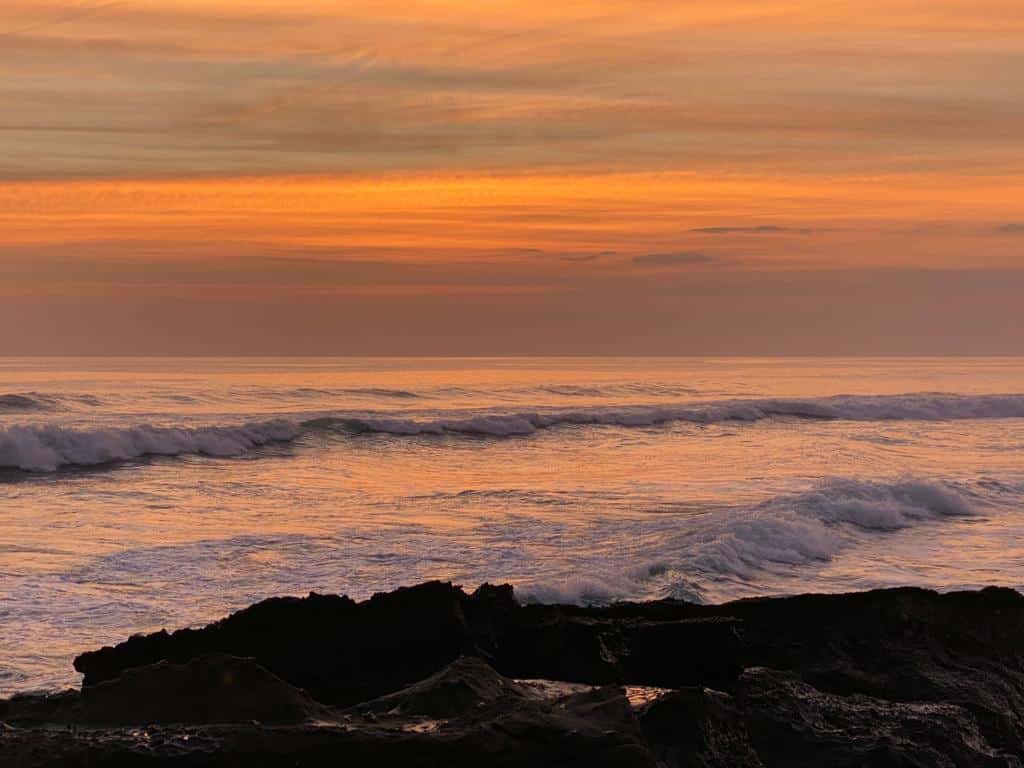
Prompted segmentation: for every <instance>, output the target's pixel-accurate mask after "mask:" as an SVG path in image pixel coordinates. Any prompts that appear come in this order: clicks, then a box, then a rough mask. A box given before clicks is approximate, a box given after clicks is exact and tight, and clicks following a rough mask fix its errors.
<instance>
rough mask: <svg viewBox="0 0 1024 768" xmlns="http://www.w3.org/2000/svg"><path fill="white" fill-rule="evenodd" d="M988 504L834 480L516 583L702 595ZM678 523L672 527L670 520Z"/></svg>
mask: <svg viewBox="0 0 1024 768" xmlns="http://www.w3.org/2000/svg"><path fill="white" fill-rule="evenodd" d="M983 504H984V502H983V501H981V500H980V499H979V498H976V497H975V496H973V495H972V493H971V492H970V491H969V490H967V489H965V488H962V487H957V486H955V485H953V484H949V483H944V482H941V481H927V480H901V481H895V482H871V481H865V480H853V479H833V480H827V481H824V482H823V483H821V484H820V485H819V486H817V487H815V488H813V489H811V490H808V491H804V492H801V493H795V494H789V495H783V496H778V497H776V498H773V499H769V500H768V501H765V502H762V503H761V504H757V505H755V506H754V507H752V508H751V509H747V510H740V509H734V510H731V511H723V512H722V514H721V515H716V516H715V517H714V518H713V519H711V520H710V521H697V520H691V521H689V522H688V524H687V525H686V529H685V530H682V531H680V530H677V526H678V521H677V520H676V521H672V522H670V523H668V524H667V525H666V527H665V528H664V529H661V530H659V537H658V538H659V542H658V549H657V552H656V553H651V555H652V559H651V560H650V562H647V563H643V564H640V565H635V566H633V567H631V568H630V569H628V570H626V571H623V572H621V573H594V574H588V575H587V576H581V577H576V578H573V579H569V580H567V581H561V582H559V583H558V584H553V583H529V584H524V585H521V586H517V588H516V592H517V594H518V595H519V597H520V599H522V600H525V601H527V602H531V601H532V602H548V603H550V602H569V603H594V602H607V601H610V600H614V599H621V598H623V597H630V596H636V595H646V596H650V594H651V592H652V590H653V591H654V592H655V593H658V594H660V595H661V596H668V597H680V598H684V599H690V600H701V599H703V596H704V595H705V594H706V592H707V590H708V589H709V588H710V589H712V591H713V585H714V584H715V583H716V582H718V581H726V582H730V581H735V580H737V579H738V580H740V581H751V582H753V581H756V580H757V578H758V576H760V575H761V574H763V573H764V572H765V571H770V570H773V569H778V570H780V571H783V572H791V570H792V568H793V567H794V566H796V567H799V566H807V565H812V564H814V563H823V562H827V561H829V560H831V559H832V558H833V557H835V556H836V555H838V554H839V553H840V552H842V551H844V550H846V549H849V548H850V547H852V546H856V545H857V544H858V543H864V542H865V539H866V538H870V537H873V536H883V535H886V534H890V533H892V532H894V531H898V530H901V529H904V528H909V527H912V526H915V525H920V524H925V523H929V522H936V521H940V520H944V519H954V518H961V517H969V516H973V515H976V514H978V513H979V512H980V511H981V508H982V507H983ZM669 526H672V527H669Z"/></svg>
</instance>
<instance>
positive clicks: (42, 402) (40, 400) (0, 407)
mask: <svg viewBox="0 0 1024 768" xmlns="http://www.w3.org/2000/svg"><path fill="white" fill-rule="evenodd" d="M52 407H53V401H52V400H51V399H50V398H47V397H43V396H42V395H32V394H8V395H0V413H3V412H5V411H12V412H13V411H45V410H49V409H50V408H52Z"/></svg>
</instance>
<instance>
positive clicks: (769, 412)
mask: <svg viewBox="0 0 1024 768" xmlns="http://www.w3.org/2000/svg"><path fill="white" fill-rule="evenodd" d="M771 418H795V419H814V420H833V421H836V420H848V421H891V420H923V421H942V420H954V419H1006V418H1024V395H943V394H916V395H837V396H834V397H822V398H804V399H784V398H778V399H756V400H754V399H752V400H723V401H712V402H707V403H694V404H688V405H675V406H664V405H658V406H623V407H603V406H602V407H590V408H576V409H550V410H536V411H519V412H514V413H495V414H481V415H469V416H461V417H460V416H447V417H441V418H398V417H390V416H388V417H333V416H332V417H323V418H318V419H312V420H310V421H307V422H305V425H306V426H309V427H319V428H332V427H333V428H343V429H347V430H350V431H352V432H378V433H384V434H391V435H442V434H446V433H450V434H464V435H485V436H492V437H511V436H516V435H530V434H533V433H534V432H537V431H538V430H542V429H549V428H552V427H559V426H587V425H592V426H619V427H653V426H658V425H661V424H667V423H670V422H677V421H683V422H691V423H694V424H717V423H722V422H730V421H736V422H754V421H762V420H764V419H771Z"/></svg>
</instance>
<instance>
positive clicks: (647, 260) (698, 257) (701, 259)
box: [633, 251, 715, 267]
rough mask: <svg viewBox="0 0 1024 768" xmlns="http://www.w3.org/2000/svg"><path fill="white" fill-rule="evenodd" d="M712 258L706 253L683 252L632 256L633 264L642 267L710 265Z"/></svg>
mask: <svg viewBox="0 0 1024 768" xmlns="http://www.w3.org/2000/svg"><path fill="white" fill-rule="evenodd" d="M713 261H715V257H714V256H709V255H708V254H706V253H693V252H689V251H683V252H680V253H645V254H643V255H641V256H634V257H633V263H634V264H638V265H640V266H644V267H676V266H684V265H688V264H710V263H711V262H713Z"/></svg>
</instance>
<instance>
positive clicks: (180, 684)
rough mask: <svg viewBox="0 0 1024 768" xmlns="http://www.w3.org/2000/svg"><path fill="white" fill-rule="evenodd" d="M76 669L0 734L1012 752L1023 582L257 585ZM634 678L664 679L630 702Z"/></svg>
mask: <svg viewBox="0 0 1024 768" xmlns="http://www.w3.org/2000/svg"><path fill="white" fill-rule="evenodd" d="M75 666H76V668H77V669H79V670H80V671H81V672H83V674H84V676H85V678H84V685H83V690H82V692H81V693H80V694H67V695H65V696H64V697H48V698H45V699H39V698H26V697H21V698H18V699H14V700H12V701H10V702H4V703H0V720H4V721H6V722H7V723H9V724H10V725H11V726H12V727H8V728H7V729H6V730H4V731H2V732H0V745H2V746H3V748H5V749H6V748H7V747H10V746H12V745H21V746H19V747H18V748H19V749H20V748H21V747H25V748H26V749H27V748H28V747H27V746H25V745H31V744H35V745H36V747H34V748H38V749H40V750H42V752H41V754H45V753H47V750H53V749H58V745H59V750H58V751H60V750H69V752H68V754H69V755H70V757H68V760H70V761H71V762H69V763H68V764H79V763H76V762H74V761H75V760H76V759H77V758H76V757H74V755H75V754H77V752H75V749H77V748H78V747H75V746H74V745H76V744H79V746H80V742H82V740H83V739H86V736H82V733H83V731H81V730H79V731H77V732H76V734H73V735H69V736H66V737H64V738H57V737H56V736H55V735H54V733H53V730H52V726H53V724H57V725H61V724H64V725H72V726H75V727H78V728H81V726H90V730H89V731H88V734H87V736H88V738H87V739H86V740H87V741H88V739H92V740H95V739H98V738H101V737H100V736H98V735H97V734H100V733H102V734H103V736H102V738H103V739H108V740H112V741H110V744H114V745H116V746H110V747H109V748H108V747H103V748H101V749H100V752H102V753H103V754H106V755H114V754H118V755H120V754H125V755H134V754H136V753H135V752H134V751H133V750H135V747H134V746H132V744H133V743H134V742H133V741H132V738H130V737H129V736H128V735H126V734H127V733H128V732H127V731H125V730H124V728H125V727H127V726H129V725H132V726H136V727H137V726H140V725H141V724H143V723H144V722H145V723H156V724H158V725H157V726H156V727H155V729H149V730H147V733H149V734H150V736H149V738H150V739H153V738H157V736H155V735H154V734H165V735H166V738H168V739H171V738H172V736H171V735H167V734H171V733H172V732H173V733H178V731H168V730H167V729H168V728H172V725H171V724H172V723H173V724H176V725H174V726H173V727H176V728H179V729H180V728H186V729H192V730H190V731H188V733H190V734H191V736H190V739H189V745H190V746H189V748H188V749H187V750H185V752H183V753H182V754H185V753H188V754H190V755H193V757H190V758H189V760H191V761H193V762H191V763H183V764H207V763H206V762H203V761H205V760H207V759H209V760H213V759H214V757H213V756H217V755H220V756H223V755H236V756H239V760H241V757H240V756H241V755H243V754H244V755H246V756H248V757H247V759H251V760H255V762H250V763H247V764H273V763H272V762H267V760H269V757H268V756H270V755H275V754H283V752H281V750H285V749H286V748H287V750H291V751H292V752H295V754H301V755H303V756H304V757H303V763H302V764H304V765H305V764H318V762H317V761H318V760H319V759H320V758H319V757H318V755H321V754H323V755H333V756H335V757H337V756H339V755H344V756H345V761H346V763H347V764H352V763H353V762H355V763H356V764H358V763H359V760H360V759H362V758H361V757H360V756H363V757H365V758H366V760H367V761H369V760H373V759H374V758H373V755H375V754H376V755H378V756H379V757H380V758H381V759H385V758H386V759H394V760H400V759H401V760H407V761H412V762H415V764H420V765H435V764H436V765H458V764H474V763H473V762H472V761H471V760H469V758H468V757H466V758H463V757H460V756H465V755H472V756H475V759H476V760H477V763H476V764H479V762H480V761H482V760H484V759H486V760H487V762H495V761H496V760H497V758H495V757H494V756H495V755H497V754H499V753H500V754H501V755H502V757H501V760H505V762H504V763H502V762H500V761H499V763H498V764H506V765H543V764H553V765H554V764H559V765H561V764H571V763H572V761H582V762H580V764H587V765H597V764H606V765H646V764H651V765H653V764H660V765H665V766H708V767H710V766H737V767H739V768H754V767H756V766H769V767H770V766H811V765H836V766H845V765H849V766H874V765H879V766H890V765H891V766H917V765H920V766H926V765H928V766H931V765H936V766H941V765H949V766H972V767H973V766H1020V765H1021V756H1022V755H1024V597H1022V596H1021V595H1020V594H1018V593H1017V592H1014V591H1011V590H1005V589H986V590H982V591H980V592H970V593H967V592H965V593H954V594H938V593H935V592H931V591H927V590H921V589H896V590H882V591H874V592H865V593H858V594H851V595H831V596H825V595H805V596H797V597H792V598H784V599H759V600H746V601H739V602H734V603H728V604H725V605H720V606H703V605H695V604H691V603H686V602H683V601H674V600H667V601H657V602H651V603H643V604H628V603H626V604H618V605H613V606H609V607H604V608H582V607H576V606H539V605H527V606H520V605H518V604H517V603H516V602H515V600H514V597H513V594H512V590H511V588H509V587H491V586H485V587H481V588H480V589H479V590H477V591H476V592H475V593H473V594H466V593H465V592H463V591H462V590H461V589H459V588H457V587H454V586H452V585H450V584H442V583H437V582H433V583H428V584H424V585H420V586H418V587H412V588H407V589H402V590H398V591H396V592H393V593H389V594H386V595H377V596H375V597H373V598H372V599H370V600H368V601H365V602H361V603H357V602H354V601H352V600H349V599H348V598H344V597H336V596H323V595H315V594H313V595H310V596H309V597H307V598H279V599H274V600H267V601H264V602H261V603H258V604H256V605H254V606H251V607H250V608H248V609H246V610H244V611H241V612H239V613H236V614H234V615H232V616H230V617H228V618H226V619H223V620H222V621H219V622H217V623H215V624H212V625H210V626H208V627H204V628H202V629H188V630H182V631H178V632H174V633H167V632H161V633H157V634H154V635H149V636H145V637H134V638H131V639H130V640H128V641H126V642H124V643H122V644H120V645H118V646H115V647H111V648H103V649H101V650H99V651H93V652H91V653H86V654H83V655H82V656H80V657H79V658H78V659H76V661H75ZM536 678H542V679H548V680H560V681H567V682H572V683H577V684H586V686H585V687H584V689H583V690H581V691H576V692H566V693H564V695H561V696H560V697H559V698H558V699H557V701H556V700H554V699H551V698H550V696H549V697H547V698H545V697H544V696H540V695H539V694H538V690H539V689H538V687H537V686H535V685H527V684H522V683H519V682H516V680H517V679H536ZM632 685H641V686H658V687H659V688H664V689H669V692H668V693H666V694H665V695H663V696H661V698H658V699H656V700H655V701H653V702H650V703H646V704H643V705H641V706H639V707H638V708H635V709H634V708H632V707H630V706H629V705H628V703H627V699H626V693H625V689H624V687H625V686H632ZM251 721H258V722H259V723H260V724H261V725H259V726H256V725H252V723H251ZM243 722H244V723H245V725H241V723H243ZM42 723H48V724H49V729H48V730H43V729H40V728H39V726H40V724H42ZM271 723H277V724H278V725H276V726H273V727H270V725H269V724H271ZM313 723H317V724H316V725H313ZM92 726H103V728H102V729H100V730H98V731H97V730H94V729H93V728H92ZM118 728H121V730H118ZM186 735H187V734H186ZM160 738H163V736H160ZM175 738H176V737H175ZM210 740H212V741H210ZM104 743H106V742H104ZM168 743H169V744H170V743H171V742H168ZM196 744H212V745H214V746H210V747H209V749H208V750H206V751H202V750H200V751H199V752H198V753H195V752H194V749H195V745H196ZM254 744H259V745H260V747H259V750H257V751H256V752H253V751H251V750H252V749H253V747H252V745H254ZM179 746H180V745H179ZM83 748H85V747H83ZM88 749H89V750H93V751H92V752H90V754H92V755H93V757H92V758H91V759H92V760H93V761H94V762H93V763H90V765H92V764H97V763H96V762H95V761H96V760H97V758H96V754H95V749H94V748H93V747H91V746H90V747H88ZM406 749H408V750H409V751H408V752H403V750H406ZM247 750H249V751H247ZM11 754H13V752H12V753H11ZM53 754H55V753H51V756H53ZM160 754H161V757H160V758H159V759H160V761H164V762H167V761H171V762H173V761H174V760H178V758H177V757H175V758H173V760H172V758H171V757H167V756H166V755H164V754H163V753H162V752H161V753H160ZM167 754H168V755H169V754H171V753H170V752H168V753H167ZM175 754H177V753H175ZM195 754H199V755H201V756H203V759H202V760H200V761H199V762H195V761H196V760H198V758H196V757H195ZM414 755H415V756H416V760H415V761H413V760H412V757H413V756H414ZM485 756H486V757H485ZM111 759H113V758H111ZM182 759H184V758H182ZM217 759H220V758H217ZM323 759H324V760H327V758H326V757H324V758H323ZM260 760H264V762H262V763H261V762H260ZM463 760H464V762H460V761H463ZM517 760H518V761H519V762H516V761H517ZM602 760H603V761H605V762H600V761H602ZM609 760H611V762H608V761H609ZM431 761H434V762H431ZM328 762H329V761H328ZM215 763H216V761H215V762H214V763H210V764H215ZM99 764H102V761H101V763H99ZM110 764H117V763H116V761H115V762H112V763H110ZM167 764H169V763H167ZM224 764H235V763H231V762H228V763H224ZM239 764H241V763H239ZM325 764H326V763H325Z"/></svg>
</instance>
